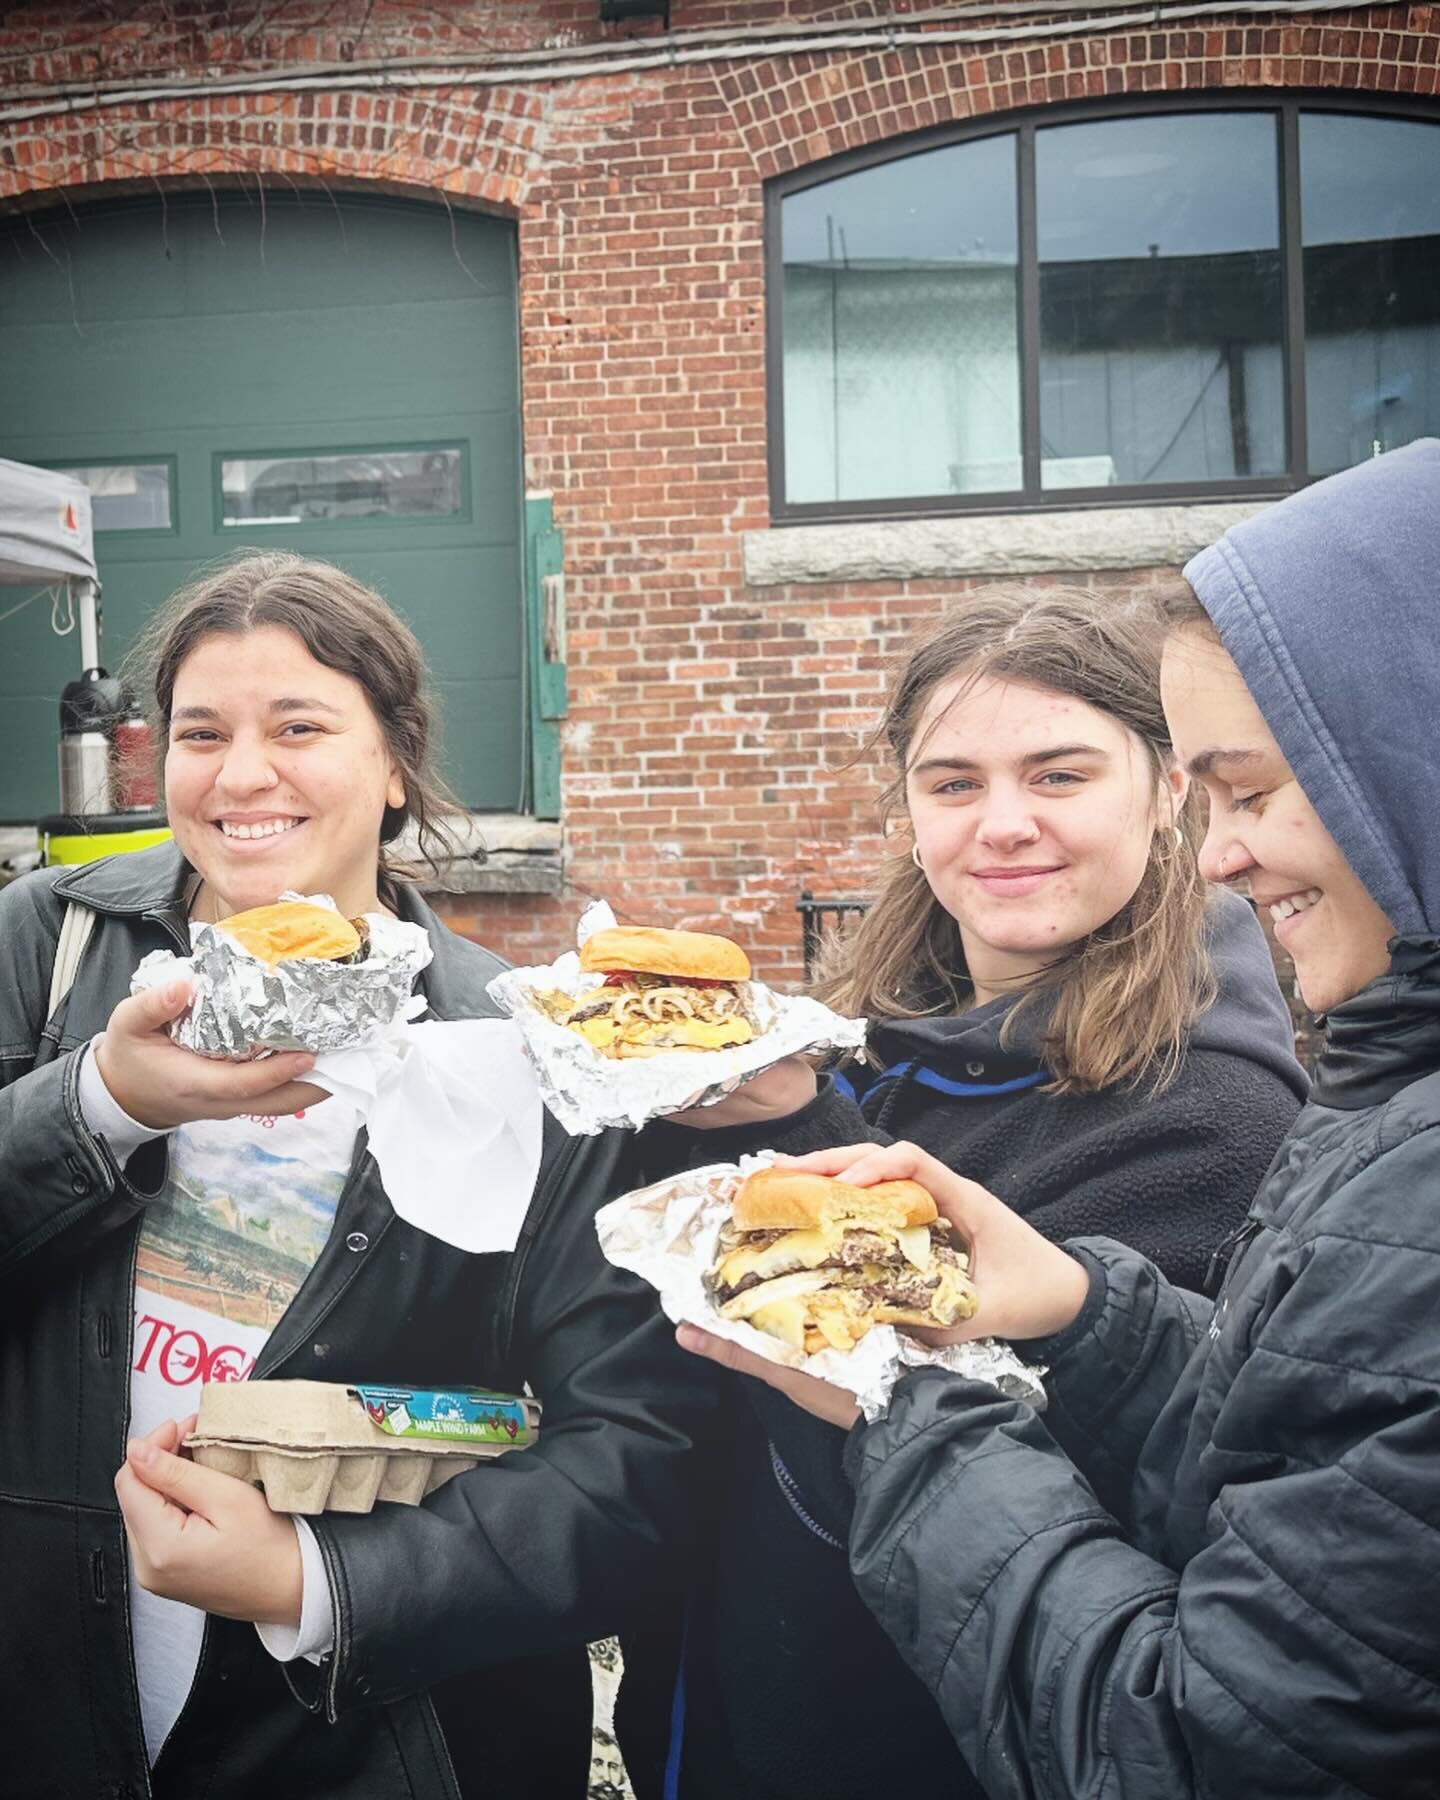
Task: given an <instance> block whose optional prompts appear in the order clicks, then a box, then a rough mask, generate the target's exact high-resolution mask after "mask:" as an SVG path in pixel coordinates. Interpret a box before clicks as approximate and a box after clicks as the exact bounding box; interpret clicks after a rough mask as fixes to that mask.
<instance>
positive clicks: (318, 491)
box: [220, 446, 464, 525]
mask: <svg viewBox="0 0 1440 1800" xmlns="http://www.w3.org/2000/svg"><path fill="white" fill-rule="evenodd" d="M463 466H464V458H463V456H462V454H461V451H460V449H459V447H458V446H450V447H446V446H436V447H435V448H433V449H420V450H336V451H330V452H326V453H324V454H321V455H318V456H294V455H291V454H288V453H287V454H282V455H275V456H250V457H238V456H237V457H225V458H224V459H223V460H222V462H221V465H220V493H221V507H222V517H223V521H224V523H225V524H226V525H303V524H305V523H306V522H307V521H309V520H312V519H387V518H388V519H399V518H407V519H413V518H426V517H441V518H453V517H456V516H458V515H460V514H462V513H463V512H464V496H463Z"/></svg>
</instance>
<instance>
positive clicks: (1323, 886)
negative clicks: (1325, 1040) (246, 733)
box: [1160, 626, 1395, 1013]
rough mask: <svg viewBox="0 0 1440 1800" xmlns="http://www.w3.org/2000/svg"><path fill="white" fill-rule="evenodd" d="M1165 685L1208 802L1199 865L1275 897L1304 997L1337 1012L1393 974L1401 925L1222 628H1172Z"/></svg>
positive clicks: (1263, 902) (1270, 902)
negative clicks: (1264, 711)
mask: <svg viewBox="0 0 1440 1800" xmlns="http://www.w3.org/2000/svg"><path fill="white" fill-rule="evenodd" d="M1160 687H1161V693H1162V696H1163V698H1164V701H1165V716H1166V718H1167V719H1168V720H1169V721H1170V730H1171V733H1172V735H1173V738H1174V742H1175V754H1176V756H1177V757H1178V758H1179V760H1180V762H1181V763H1182V765H1183V766H1184V767H1185V768H1187V769H1188V770H1189V771H1190V773H1191V774H1192V775H1193V776H1194V777H1195V779H1196V780H1198V781H1199V782H1200V783H1201V784H1202V785H1203V787H1204V789H1205V792H1206V795H1207V796H1208V798H1209V802H1210V822H1209V828H1208V830H1207V832H1206V836H1205V844H1204V848H1203V849H1202V851H1201V853H1200V868H1201V872H1202V873H1203V874H1204V875H1205V877H1206V878H1207V880H1210V881H1225V882H1230V883H1238V884H1243V885H1244V886H1245V887H1246V888H1247V889H1248V892H1249V894H1250V897H1251V899H1253V900H1254V901H1255V902H1256V904H1257V905H1259V906H1264V907H1267V908H1268V909H1269V912H1270V916H1271V918H1272V919H1273V920H1274V921H1275V938H1276V941H1277V942H1278V943H1279V944H1280V945H1281V947H1282V948H1283V949H1284V950H1285V951H1286V952H1287V953H1288V954H1289V955H1290V956H1291V957H1292V958H1293V959H1294V963H1295V975H1296V979H1297V980H1298V981H1299V983H1300V992H1301V993H1302V994H1303V995H1304V998H1305V1004H1306V1005H1307V1006H1308V1007H1310V1008H1311V1009H1312V1010H1313V1011H1315V1012H1317V1013H1323V1012H1328V1011H1329V1010H1330V1009H1331V1008H1332V1007H1335V1006H1338V1005H1339V1004H1340V1002H1341V1001H1342V1000H1348V999H1349V998H1350V996H1351V995H1352V994H1357V993H1359V991H1360V989H1361V988H1362V987H1364V986H1365V985H1366V983H1367V982H1370V981H1373V980H1374V979H1375V977H1376V976H1377V975H1382V974H1384V972H1385V970H1386V968H1387V967H1388V965H1389V961H1390V953H1389V950H1388V948H1387V944H1388V941H1389V939H1390V938H1392V937H1393V936H1394V935H1395V932H1394V927H1393V926H1392V925H1391V923H1390V921H1389V920H1388V919H1387V918H1386V917H1385V915H1384V913H1383V912H1381V910H1380V908H1379V907H1378V906H1377V905H1376V904H1375V902H1374V901H1373V900H1372V899H1371V898H1370V895H1369V894H1368V892H1367V891H1366V889H1365V887H1364V886H1363V885H1362V883H1361V881H1360V878H1359V877H1358V876H1357V875H1356V874H1355V872H1354V871H1353V870H1352V869H1351V867H1350V865H1349V864H1348V863H1347V862H1346V861H1345V858H1344V857H1343V856H1342V855H1341V853H1340V849H1339V846H1338V845H1337V844H1336V842H1335V840H1334V838H1332V837H1331V835H1330V833H1329V832H1328V831H1327V830H1326V829H1325V827H1324V826H1323V825H1322V824H1321V822H1320V816H1319V814H1318V813H1317V812H1316V811H1315V809H1314V807H1313V806H1311V804H1310V802H1309V801H1308V800H1307V799H1306V798H1305V795H1304V793H1303V792H1302V790H1301V787H1300V783H1299V782H1298V781H1297V780H1296V779H1295V777H1294V775H1293V774H1292V773H1291V770H1290V765H1289V763H1287V762H1286V760H1285V758H1284V756H1283V755H1282V754H1281V751H1280V746H1279V745H1278V744H1277V743H1276V742H1275V739H1274V738H1273V737H1272V736H1271V734H1270V730H1269V728H1268V726H1267V725H1266V723H1265V720H1264V718H1263V717H1262V716H1261V713H1260V709H1259V707H1257V706H1256V704H1255V702H1254V700H1253V699H1252V698H1251V696H1250V690H1249V689H1248V688H1247V687H1246V685H1245V681H1244V678H1243V677H1242V675H1241V674H1240V671H1239V669H1238V668H1236V666H1235V663H1234V661H1233V660H1232V658H1231V657H1230V655H1229V654H1228V652H1227V651H1226V650H1225V649H1224V648H1223V647H1222V646H1221V644H1220V642H1219V640H1218V639H1217V638H1216V637H1215V635H1214V633H1213V632H1210V631H1206V630H1205V629H1203V628H1198V627H1195V626H1185V627H1182V628H1181V629H1180V630H1179V631H1176V632H1173V633H1172V634H1171V636H1170V638H1169V639H1168V640H1167V642H1166V645H1165V656H1164V661H1163V664H1162V668H1161V681H1160Z"/></svg>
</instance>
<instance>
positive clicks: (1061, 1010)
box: [817, 588, 1215, 1093]
mask: <svg viewBox="0 0 1440 1800" xmlns="http://www.w3.org/2000/svg"><path fill="white" fill-rule="evenodd" d="M1163 636H1164V627H1163V625H1162V623H1161V620H1160V618H1159V616H1158V609H1157V607H1156V605H1155V602H1154V599H1153V598H1148V599H1145V598H1141V599H1126V598H1116V597H1114V596H1109V595H1098V594H1094V593H1091V592H1090V591H1088V590H1085V589H1078V588H1076V589H1070V588H1044V589H1038V590H1026V589H1023V588H1016V589H991V590H988V591H986V592H984V593H981V594H978V595H976V596H975V597H974V598H971V599H966V600H965V601H963V602H962V603H961V604H960V605H958V606H956V607H955V608H954V609H953V610H951V611H949V612H946V613H945V614H944V615H943V616H942V617H941V618H939V619H937V620H936V621H935V622H934V623H933V624H932V625H930V626H929V627H928V629H926V630H925V631H923V632H922V633H921V635H920V636H919V637H918V638H917V639H915V640H914V641H913V642H912V644H911V645H910V647H909V649H908V651H907V653H906V654H905V657H904V661H903V662H902V663H901V665H900V667H899V669H898V672H897V673H896V675H895V678H894V682H893V685H892V687H891V691H890V695H889V699H888V701H887V704H886V708H885V713H884V716H883V717H882V719H881V721H880V724H879V725H878V726H877V727H876V730H875V732H874V734H873V735H872V737H871V739H870V741H869V745H868V746H867V747H868V748H872V749H873V748H876V747H878V746H879V745H880V744H881V743H882V742H883V743H885V744H887V745H888V747H889V752H890V759H891V764H892V768H893V771H894V773H893V776H892V779H891V780H890V783H889V785H888V786H887V787H886V788H885V790H884V792H883V794H882V796H881V802H880V815H881V824H882V828H884V829H885V830H886V831H887V834H888V833H889V831H890V830H891V827H892V826H897V825H899V822H900V821H901V819H902V818H903V815H904V810H905V777H906V771H907V769H908V768H909V765H910V761H911V751H912V747H918V746H915V737H916V733H917V731H918V730H919V728H920V722H921V719H922V717H923V715H924V712H925V708H926V705H927V704H928V702H929V700H930V697H931V696H932V695H933V694H934V692H935V690H936V688H938V687H939V686H940V685H941V683H942V682H946V681H951V680H953V679H954V678H955V677H956V676H957V675H963V676H966V677H968V678H969V679H970V680H971V681H972V682H979V681H984V680H999V681H1014V682H1023V683H1025V684H1026V685H1028V686H1032V687H1037V688H1045V689H1048V690H1050V691H1051V692H1052V693H1057V694H1064V695H1067V696H1069V697H1070V698H1073V699H1076V700H1083V701H1084V702H1085V703H1086V704H1087V705H1089V706H1093V707H1094V708H1095V709H1096V711H1097V712H1102V713H1105V714H1107V715H1108V716H1109V717H1110V718H1112V719H1114V720H1115V721H1116V722H1117V723H1118V724H1120V725H1123V726H1124V727H1125V729H1126V730H1127V731H1128V732H1129V733H1130V734H1131V735H1132V737H1133V738H1134V739H1135V740H1136V741H1137V742H1138V745H1139V746H1140V749H1141V751H1142V752H1143V754H1144V755H1145V757H1146V758H1147V760H1148V763H1149V766H1150V770H1151V773H1152V776H1153V782H1154V797H1155V810H1156V830H1155V833H1154V837H1153V839H1152V844H1151V851H1150V857H1149V860H1148V862H1147V863H1146V867H1145V872H1144V874H1143V875H1142V877H1141V879H1140V885H1139V886H1138V887H1137V888H1136V890H1135V892H1134V894H1133V895H1132V896H1131V898H1130V899H1129V900H1128V901H1127V903H1126V904H1125V905H1124V906H1122V907H1121V909H1120V911H1119V912H1118V913H1116V914H1115V916H1114V917H1113V918H1111V919H1108V920H1107V921H1106V922H1105V923H1104V924H1103V925H1100V926H1098V927H1097V928H1096V929H1095V930H1094V931H1092V932H1091V933H1090V934H1089V935H1088V936H1087V937H1085V938H1083V939H1081V940H1080V942H1078V943H1076V944H1073V945H1071V946H1069V948H1068V949H1066V950H1063V951H1061V952H1060V954H1059V955H1058V956H1057V957H1056V959H1055V961H1054V962H1052V963H1051V964H1050V965H1049V966H1048V968H1046V969H1045V971H1044V972H1043V973H1042V974H1041V975H1039V976H1038V977H1037V978H1036V979H1035V980H1034V981H1033V982H1032V983H1031V984H1030V986H1029V987H1028V988H1027V989H1026V991H1025V993H1024V994H1023V996H1022V997H1021V999H1020V1001H1019V1003H1018V1004H1017V1005H1016V1006H1015V1007H1013V1008H1012V1009H1011V1011H1010V1014H1009V1016H1008V1017H1007V1019H1006V1021H1005V1025H1004V1027H1003V1034H1002V1041H1008V1040H1009V1039H1010V1038H1011V1037H1013V1034H1014V1032H1015V1030H1016V1028H1017V1025H1018V1023H1019V1021H1020V1019H1021V1018H1022V1017H1028V1016H1037V1015H1040V1014H1041V1013H1043V1015H1044V1017H1043V1022H1042V1023H1041V1029H1040V1037H1041V1045H1042V1054H1043V1057H1044V1060H1045V1064H1046V1066H1047V1068H1048V1069H1049V1070H1050V1072H1051V1074H1052V1076H1053V1081H1052V1082H1051V1083H1050V1084H1049V1087H1048V1089H1047V1091H1049V1092H1052V1093H1093V1092H1095V1091H1096V1090H1097V1089H1100V1088H1105V1087H1110V1086H1112V1085H1115V1084H1117V1083H1121V1084H1129V1085H1132V1086H1133V1085H1138V1084H1139V1083H1141V1082H1142V1081H1143V1082H1148V1083H1151V1084H1153V1086H1154V1087H1155V1088H1157V1089H1158V1088H1162V1087H1164V1086H1165V1085H1166V1084H1167V1083H1169V1082H1170V1081H1172V1080H1173V1079H1174V1077H1175V1074H1176V1072H1177V1071H1178V1069H1179V1066H1180V1063H1181V1060H1182V1059H1183V1057H1184V1054H1185V1043H1186V1039H1187V1036H1188V1033H1189V1029H1190V1026H1191V1025H1192V1023H1193V1022H1194V1020H1195V1019H1196V1017H1197V1016H1198V1015H1199V1013H1200V1012H1202V1011H1203V1010H1204V1009H1205V1007H1207V1006H1208V1005H1209V1004H1210V1003H1211V1001H1212V1000H1213V998H1214V993H1215V988H1214V978H1213V975H1212V973H1211V969H1210V962H1209V958H1208V956H1207V954H1206V951H1205V943H1204V939H1205V911H1206V904H1207V902H1206V887H1205V883H1204V881H1203V880H1202V878H1201V876H1200V872H1199V869H1198V867H1197V864H1196V860H1195V852H1196V848H1197V846H1198V844H1199V841H1200V838H1201V836H1202V830H1201V827H1200V823H1199V818H1198V814H1197V811H1196V808H1195V807H1194V806H1193V805H1192V804H1190V802H1189V801H1187V803H1186V805H1185V806H1184V807H1183V808H1182V809H1181V811H1180V814H1179V817H1178V819H1177V820H1176V821H1175V824H1176V825H1177V827H1178V829H1177V830H1171V829H1170V828H1169V827H1170V824H1171V819H1170V817H1169V814H1168V812H1167V810H1166V807H1165V805H1164V797H1165V795H1166V793H1167V792H1168V790H1167V787H1166V784H1165V776H1166V773H1167V770H1168V768H1169V765H1170V759H1171V747H1170V738H1169V733H1168V730H1167V727H1166V724H1165V715H1164V712H1163V711H1162V710H1161V706H1160V649H1161V645H1162V641H1163ZM898 835H899V837H900V840H901V843H902V849H901V850H900V852H899V853H897V854H896V855H895V856H893V857H892V858H891V859H890V860H889V861H888V862H887V863H886V864H885V866H884V868H883V870H882V871H881V876H880V883H879V889H878V892H877V894H876V896H875V900H874V903H873V904H872V906H871V907H870V909H869V911H868V912H867V913H866V914H865V916H864V918H863V920H862V921H861V923H860V924H859V926H858V927H856V928H855V929H854V930H853V931H851V932H850V933H848V934H847V936H846V937H845V938H844V939H843V940H841V941H839V942H838V943H837V944H836V946H835V947H834V948H833V950H832V952H831V956H830V958H829V961H828V966H825V967H824V968H822V972H821V977H820V980H819V981H818V983H817V992H818V993H819V995H820V997H821V998H822V999H824V1000H826V1001H828V1002H829V1004H830V1005H832V1006H834V1007H836V1008H838V1009H839V1010H840V1011H843V1012H847V1013H851V1014H864V1015H866V1016H868V1017H870V1018H872V1019H887V1018H890V1019H917V1018H925V1017H927V1016H931V1015H935V1014H945V1013H953V1012H958V1011H961V1010H963V1009H964V1007H966V1006H967V1005H968V1004H969V1003H970V1001H971V999H972V993H973V990H972V988H971V984H970V979H969V976H968V974H967V972H966V968H965V956H964V951H963V949H962V947H961V940H960V931H959V927H958V926H957V925H956V922H955V920H954V919H953V918H952V917H951V915H950V914H949V913H948V912H947V911H946V910H945V908H944V907H943V906H942V905H941V904H940V902H939V901H938V900H937V899H936V897H935V895H934V893H933V892H932V891H931V888H930V884H929V882H928V881H927V880H926V878H925V875H924V872H923V871H922V870H920V869H919V868H917V867H916V866H915V864H914V863H913V862H912V861H911V857H910V850H911V846H912V844H913V841H914V840H913V838H912V836H911V835H910V833H909V831H908V829H906V828H905V827H904V826H900V828H899V831H898Z"/></svg>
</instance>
